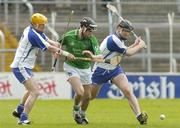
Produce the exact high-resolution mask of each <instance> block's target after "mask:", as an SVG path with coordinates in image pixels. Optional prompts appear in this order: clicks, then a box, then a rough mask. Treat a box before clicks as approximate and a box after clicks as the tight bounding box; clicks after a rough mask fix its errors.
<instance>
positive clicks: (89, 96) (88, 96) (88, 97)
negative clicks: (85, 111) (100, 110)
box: [83, 94, 91, 100]
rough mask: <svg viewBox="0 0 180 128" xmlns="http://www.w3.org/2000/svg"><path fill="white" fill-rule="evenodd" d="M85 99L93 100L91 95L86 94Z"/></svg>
mask: <svg viewBox="0 0 180 128" xmlns="http://www.w3.org/2000/svg"><path fill="white" fill-rule="evenodd" d="M83 99H85V100H91V94H84V96H83Z"/></svg>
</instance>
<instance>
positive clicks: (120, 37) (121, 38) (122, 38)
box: [115, 31, 127, 41]
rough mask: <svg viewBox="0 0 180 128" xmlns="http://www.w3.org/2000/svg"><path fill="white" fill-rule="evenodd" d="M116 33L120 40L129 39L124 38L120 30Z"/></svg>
mask: <svg viewBox="0 0 180 128" xmlns="http://www.w3.org/2000/svg"><path fill="white" fill-rule="evenodd" d="M115 35H116V36H117V37H118V38H119V39H120V40H124V41H125V40H127V38H124V37H122V35H121V34H120V33H119V32H118V31H116V32H115Z"/></svg>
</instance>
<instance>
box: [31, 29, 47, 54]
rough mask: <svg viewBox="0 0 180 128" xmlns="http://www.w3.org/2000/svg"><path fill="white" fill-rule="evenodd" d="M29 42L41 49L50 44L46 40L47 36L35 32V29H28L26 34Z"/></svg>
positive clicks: (43, 49)
mask: <svg viewBox="0 0 180 128" xmlns="http://www.w3.org/2000/svg"><path fill="white" fill-rule="evenodd" d="M28 39H29V42H30V43H31V44H32V46H35V47H38V48H40V49H41V50H42V51H45V50H46V49H47V47H49V46H50V44H49V43H48V42H47V38H46V36H45V35H42V34H41V35H40V34H39V33H37V32H35V30H32V29H31V30H30V32H29V34H28Z"/></svg>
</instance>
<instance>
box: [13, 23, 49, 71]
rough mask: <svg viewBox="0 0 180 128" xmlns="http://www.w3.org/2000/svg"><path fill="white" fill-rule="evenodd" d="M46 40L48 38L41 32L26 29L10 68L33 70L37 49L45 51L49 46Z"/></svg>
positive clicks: (29, 28) (30, 28)
mask: <svg viewBox="0 0 180 128" xmlns="http://www.w3.org/2000/svg"><path fill="white" fill-rule="evenodd" d="M47 40H48V37H47V36H46V35H45V34H44V33H43V32H38V31H36V30H35V29H33V27H32V26H28V27H26V28H25V29H24V32H23V34H22V37H21V39H20V41H19V46H18V48H17V51H16V54H15V57H14V60H13V62H12V64H11V65H10V67H11V68H20V67H26V68H29V69H32V68H34V65H35V61H36V57H37V54H38V51H39V49H41V50H42V51H45V50H46V49H47V47H48V46H49V45H50V44H49V43H48V42H47Z"/></svg>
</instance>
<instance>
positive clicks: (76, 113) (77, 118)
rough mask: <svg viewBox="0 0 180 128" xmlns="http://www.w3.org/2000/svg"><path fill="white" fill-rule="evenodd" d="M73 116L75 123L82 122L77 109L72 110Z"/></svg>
mask: <svg viewBox="0 0 180 128" xmlns="http://www.w3.org/2000/svg"><path fill="white" fill-rule="evenodd" d="M73 118H74V120H75V121H76V123H77V124H82V119H81V115H80V112H79V111H75V110H73Z"/></svg>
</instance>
